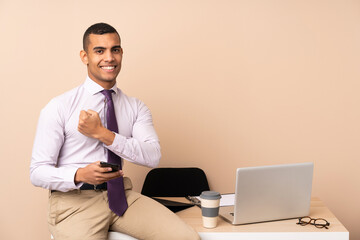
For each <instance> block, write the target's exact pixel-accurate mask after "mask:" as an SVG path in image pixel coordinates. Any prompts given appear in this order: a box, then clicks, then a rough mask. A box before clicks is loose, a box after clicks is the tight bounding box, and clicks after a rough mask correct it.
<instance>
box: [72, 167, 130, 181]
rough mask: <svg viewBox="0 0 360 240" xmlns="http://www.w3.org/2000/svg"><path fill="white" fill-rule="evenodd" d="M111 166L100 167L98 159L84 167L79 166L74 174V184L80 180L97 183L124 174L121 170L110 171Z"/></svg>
mask: <svg viewBox="0 0 360 240" xmlns="http://www.w3.org/2000/svg"><path fill="white" fill-rule="evenodd" d="M111 171H112V169H111V167H101V166H100V161H97V162H94V163H91V164H89V165H87V166H86V167H84V168H79V169H78V170H77V172H76V174H75V179H74V180H75V184H78V183H80V182H84V183H89V184H93V185H99V184H102V183H104V182H107V181H109V180H111V179H114V178H118V177H121V176H124V173H123V171H122V170H120V171H117V172H111Z"/></svg>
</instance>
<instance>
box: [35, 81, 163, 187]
mask: <svg viewBox="0 0 360 240" xmlns="http://www.w3.org/2000/svg"><path fill="white" fill-rule="evenodd" d="M112 89H113V90H114V91H115V93H113V94H112V96H113V102H114V107H115V115H116V120H117V123H118V128H119V133H116V134H115V139H114V141H113V143H112V145H109V146H106V145H105V144H103V143H102V142H100V141H98V140H96V139H94V138H90V137H86V136H85V135H83V134H81V133H80V132H79V131H78V123H79V115H80V111H81V110H89V109H91V110H94V111H96V112H98V113H99V116H100V119H101V122H102V124H103V125H104V126H106V124H105V113H106V106H105V96H104V95H103V94H102V93H101V92H100V91H102V90H103V88H102V87H101V86H100V85H98V84H97V83H95V82H94V81H92V80H91V79H90V78H89V77H87V78H86V80H85V82H84V83H83V84H82V85H80V86H79V87H77V88H74V89H72V90H70V91H68V92H66V93H64V94H62V95H60V96H58V97H55V98H53V99H52V100H51V101H50V102H49V103H48V104H47V105H46V106H45V107H44V108H43V109H42V111H41V113H40V118H39V122H38V126H37V131H36V136H35V141H34V146H33V152H32V158H31V166H30V179H31V182H32V183H33V184H34V185H35V186H39V187H43V188H46V189H51V190H58V191H63V192H66V191H69V190H73V189H77V188H79V187H80V186H81V184H79V185H75V183H74V177H75V173H76V171H77V169H78V168H80V167H85V166H86V165H88V164H90V163H92V162H96V161H104V162H107V149H109V150H111V151H112V152H114V153H115V154H117V155H119V156H120V157H121V158H123V159H125V160H127V161H129V162H133V163H135V164H139V165H143V166H148V167H156V166H157V165H158V163H159V160H160V157H161V153H160V144H159V139H158V136H157V135H156V132H155V129H154V126H153V122H152V116H151V113H150V110H149V109H148V108H147V106H146V105H145V104H144V103H143V102H141V101H140V100H138V99H136V98H133V97H128V96H126V95H125V94H124V93H123V92H122V91H121V90H120V89H118V88H117V86H116V85H115V86H114V87H113V88H112Z"/></svg>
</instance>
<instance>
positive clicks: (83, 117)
mask: <svg viewBox="0 0 360 240" xmlns="http://www.w3.org/2000/svg"><path fill="white" fill-rule="evenodd" d="M78 131H79V132H80V133H82V134H84V135H85V136H87V137H91V138H95V139H98V140H99V141H101V142H103V143H105V144H106V145H111V144H112V143H113V141H114V138H115V134H114V133H113V132H112V131H110V130H108V129H107V128H105V127H104V126H103V125H102V124H101V120H100V117H99V114H98V113H97V112H95V111H93V110H90V109H89V110H87V111H85V110H82V111H81V112H80V116H79V125H78Z"/></svg>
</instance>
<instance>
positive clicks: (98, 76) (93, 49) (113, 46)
mask: <svg viewBox="0 0 360 240" xmlns="http://www.w3.org/2000/svg"><path fill="white" fill-rule="evenodd" d="M85 50H86V51H84V50H82V51H81V52H80V56H81V60H82V61H83V63H85V64H86V65H87V67H88V74H89V77H90V78H91V79H92V80H93V81H95V82H96V83H98V84H99V85H101V86H102V87H104V88H107V89H108V88H111V87H112V86H113V85H114V84H115V82H116V77H117V75H118V74H119V72H120V69H121V60H122V54H123V51H122V48H121V46H120V38H119V36H118V35H117V34H116V33H106V34H103V35H96V34H90V35H89V44H88V47H87V49H85Z"/></svg>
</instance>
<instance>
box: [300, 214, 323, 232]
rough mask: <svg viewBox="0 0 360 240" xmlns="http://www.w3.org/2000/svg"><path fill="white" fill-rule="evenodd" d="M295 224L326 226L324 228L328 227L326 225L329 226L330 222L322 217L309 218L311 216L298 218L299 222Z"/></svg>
mask: <svg viewBox="0 0 360 240" xmlns="http://www.w3.org/2000/svg"><path fill="white" fill-rule="evenodd" d="M296 224H299V225H301V226H305V225H308V224H311V225H314V226H315V227H317V228H326V229H328V226H330V223H329V222H328V221H326V220H325V219H323V218H311V217H302V218H299V222H298V223H296Z"/></svg>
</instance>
